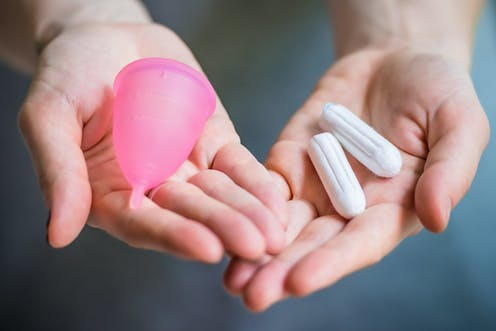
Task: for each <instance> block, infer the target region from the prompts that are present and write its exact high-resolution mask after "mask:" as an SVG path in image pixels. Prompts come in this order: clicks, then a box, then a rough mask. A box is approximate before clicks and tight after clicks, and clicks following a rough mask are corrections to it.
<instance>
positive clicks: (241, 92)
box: [0, 0, 496, 331]
mask: <svg viewBox="0 0 496 331" xmlns="http://www.w3.org/2000/svg"><path fill="white" fill-rule="evenodd" d="M145 2H146V3H147V4H148V7H149V9H150V10H151V12H152V15H153V16H154V18H155V19H156V20H157V21H159V22H161V23H164V24H167V25H168V26H170V27H172V28H173V29H174V30H175V31H177V32H178V34H179V35H180V36H182V37H183V38H184V39H185V40H186V42H187V43H188V44H189V45H190V46H191V47H192V49H193V51H194V52H195V53H196V55H197V57H198V58H199V60H200V63H202V65H203V67H204V69H205V70H206V71H207V73H208V75H209V77H210V79H211V81H212V83H213V84H214V86H215V87H216V89H217V91H218V93H219V94H220V95H221V97H222V99H223V102H224V103H225V105H226V107H227V109H228V110H229V111H230V113H231V116H232V118H233V120H234V122H235V124H236V125H237V128H238V131H239V133H240V135H241V137H242V139H243V142H244V143H245V144H246V145H247V147H248V148H250V149H251V150H252V151H254V152H255V154H256V155H257V156H258V157H259V158H261V159H262V158H263V157H264V156H265V154H266V153H267V151H268V149H269V147H270V145H271V144H272V142H273V141H274V139H275V138H276V136H277V134H278V132H279V131H280V129H281V128H282V127H283V125H284V123H285V121H286V120H287V118H288V117H289V115H290V114H292V113H293V112H294V111H295V110H296V109H297V108H298V106H299V105H300V104H301V103H302V102H303V101H304V100H305V98H306V96H307V95H308V94H309V92H310V90H311V89H312V87H313V85H314V84H315V82H316V81H317V79H318V78H319V76H320V75H321V73H323V71H324V70H325V69H326V68H327V67H328V66H329V64H330V63H332V60H333V54H332V48H331V46H330V45H331V32H330V30H329V25H328V19H327V16H326V10H325V8H324V6H323V4H322V3H321V2H320V1H298V2H296V1H291V2H290V1H284V0H272V1H261V0H257V1H231V0H216V1H192V0H187V1H172V0H170V1H153V0H149V1H145ZM489 2H490V4H489V5H488V7H487V8H486V10H485V12H484V15H483V17H482V20H481V22H480V25H479V29H478V32H477V42H476V47H475V57H474V65H473V71H472V74H473V79H474V82H475V86H476V88H477V91H478V93H479V96H480V99H481V101H482V104H483V105H484V107H485V109H486V111H487V113H488V115H489V118H490V120H491V123H492V127H493V134H492V143H491V144H490V146H489V148H488V149H487V151H486V153H485V155H484V157H483V159H482V162H481V164H480V168H479V172H478V174H477V177H476V180H475V182H474V184H473V186H472V189H471V190H470V192H469V193H468V195H467V197H466V198H465V199H464V200H463V202H462V203H461V204H460V205H459V206H458V207H457V208H456V210H455V212H454V213H453V215H452V222H451V224H450V226H449V228H448V230H447V231H446V232H445V233H443V234H441V235H432V234H429V233H427V232H423V233H421V234H420V235H418V236H416V237H415V238H412V239H408V240H406V241H405V242H404V243H403V244H402V245H401V246H400V247H399V248H398V249H397V250H396V251H394V252H393V253H392V254H391V255H389V256H388V257H386V258H385V259H384V260H383V261H382V262H381V263H380V264H378V265H375V266H373V267H372V268H369V269H367V270H364V271H361V272H358V273H356V274H354V275H352V276H350V277H348V278H346V279H344V280H342V281H341V282H339V283H338V284H336V285H335V286H333V287H331V288H328V289H325V290H323V291H320V292H318V293H317V294H314V295H312V296H310V297H307V298H304V299H299V300H287V301H285V302H283V303H280V304H277V305H276V306H274V307H273V308H271V309H270V310H269V311H268V312H266V313H263V314H260V315H254V314H251V313H249V312H248V311H247V310H245V309H244V308H243V306H242V305H241V303H240V302H239V301H238V300H237V299H236V298H233V297H231V296H229V295H228V294H226V292H225V291H224V290H223V288H222V285H221V282H220V280H221V278H222V272H223V268H224V266H225V261H224V263H223V264H221V265H215V266H206V265H201V264H197V263H191V262H183V261H180V260H177V259H174V258H172V257H170V256H165V255H161V254H158V253H154V252H148V251H139V250H135V249H132V248H129V247H127V246H126V245H125V244H122V243H121V242H119V241H117V240H114V239H113V238H110V237H109V236H107V235H106V234H104V233H102V232H100V231H98V230H94V229H89V228H87V229H85V230H84V231H83V233H82V235H81V236H80V237H79V238H78V239H77V241H76V242H75V243H74V244H72V245H71V246H70V247H68V248H66V249H63V250H53V249H50V248H49V247H48V246H47V245H46V243H45V221H46V217H47V210H46V208H45V207H44V205H43V202H42V198H41V195H40V193H39V190H38V187H37V184H36V179H35V177H34V174H33V171H32V169H31V164H30V160H29V157H28V154H27V152H26V150H25V148H24V146H23V143H22V140H21V138H20V135H19V134H18V130H17V128H16V113H17V110H18V108H19V106H20V104H21V102H22V99H23V96H24V94H25V93H26V90H27V88H28V84H29V80H28V78H26V77H23V76H21V75H19V74H17V73H15V72H13V71H11V70H10V69H8V68H7V67H5V66H4V65H0V96H1V97H0V108H1V111H0V183H1V184H0V210H1V222H0V279H1V282H0V329H2V330H219V331H220V330H239V331H242V330H271V331H278V330H496V259H495V253H496V240H495V236H496V221H495V217H494V211H495V203H496V198H495V194H494V188H493V184H494V183H496V171H495V166H496V143H494V138H495V134H494V132H496V130H495V129H494V128H496V94H495V87H494V86H495V84H496V61H495V60H496V6H495V5H494V3H493V2H492V1H489Z"/></svg>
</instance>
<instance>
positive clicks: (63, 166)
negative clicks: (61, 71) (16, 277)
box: [19, 81, 91, 247]
mask: <svg viewBox="0 0 496 331" xmlns="http://www.w3.org/2000/svg"><path fill="white" fill-rule="evenodd" d="M19 127H20V129H21V132H22V135H23V137H24V139H25V141H26V144H27V146H28V148H29V150H30V153H31V157H32V160H33V163H34V165H35V169H36V172H37V175H38V178H39V182H40V186H41V190H42V193H43V195H44V197H45V200H46V202H47V204H48V208H49V209H50V219H49V225H48V228H47V231H48V232H47V238H48V242H49V244H50V245H52V246H53V247H63V246H66V245H68V244H70V243H71V242H72V241H73V240H74V239H75V238H76V237H77V236H78V234H79V233H80V231H81V229H82V228H83V227H84V224H85V223H86V220H87V217H88V214H89V210H90V205H91V188H90V185H89V182H88V176H87V171H86V165H85V160H84V156H83V153H82V151H81V148H80V141H81V132H82V129H81V123H80V122H79V120H78V115H77V109H76V108H75V106H74V104H72V103H71V102H70V100H69V99H68V98H67V97H66V96H65V95H63V94H62V92H60V91H58V90H55V89H52V88H51V87H50V86H49V85H47V84H46V83H42V82H41V81H35V82H34V83H33V85H32V87H31V89H30V92H29V94H28V97H27V99H26V101H25V103H24V105H23V107H22V109H21V111H20V113H19Z"/></svg>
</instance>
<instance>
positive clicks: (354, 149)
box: [319, 103, 402, 177]
mask: <svg viewBox="0 0 496 331" xmlns="http://www.w3.org/2000/svg"><path fill="white" fill-rule="evenodd" d="M319 125H320V127H321V129H322V130H325V131H329V132H332V133H333V134H334V135H335V136H336V138H337V139H338V140H339V142H340V143H341V144H342V145H343V147H344V148H345V149H346V150H347V151H348V152H349V153H350V154H351V155H353V157H355V159H357V160H358V161H360V163H362V164H363V165H364V166H366V167H367V168H368V169H369V170H370V171H372V172H373V173H374V174H376V175H377V176H380V177H393V176H395V175H396V174H398V173H399V172H400V170H401V164H402V161H401V154H400V151H399V150H398V149H397V148H396V147H395V146H394V145H393V144H391V143H390V142H389V141H388V140H386V138H384V137H383V136H381V135H380V134H379V133H377V132H376V131H375V130H374V129H373V128H371V127H370V126H369V125H368V124H367V123H365V122H364V121H362V120H361V119H360V118H359V117H358V116H356V115H355V114H353V113H352V112H351V111H350V110H348V109H347V108H346V107H344V106H342V105H338V104H334V103H327V104H326V105H325V106H324V110H323V111H322V115H321V117H320V121H319Z"/></svg>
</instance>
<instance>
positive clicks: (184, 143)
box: [113, 58, 216, 208]
mask: <svg viewBox="0 0 496 331" xmlns="http://www.w3.org/2000/svg"><path fill="white" fill-rule="evenodd" d="M114 95H115V98H114V114H113V116H114V118H113V121H114V126H113V141H114V148H115V154H116V157H117V161H118V163H119V166H120V168H121V170H122V172H123V174H124V176H125V177H126V179H127V180H128V182H129V183H130V184H131V186H132V189H133V190H132V194H131V199H130V206H131V208H136V207H138V206H139V205H140V204H141V201H142V199H143V196H144V194H145V192H146V191H147V190H149V189H151V188H153V187H155V186H158V185H159V184H160V183H162V182H163V181H164V180H165V179H167V178H168V177H169V176H171V175H172V174H173V173H174V172H175V171H176V170H177V169H178V168H179V167H180V166H181V164H183V162H184V161H185V160H186V159H187V158H188V156H189V154H190V153H191V150H192V149H193V147H194V145H195V143H196V141H197V140H198V138H199V137H200V135H201V133H202V131H203V127H204V126H205V123H206V121H207V119H208V118H209V117H210V115H212V113H213V112H214V110H215V104H216V96H215V92H214V89H213V88H212V85H210V83H209V81H208V79H207V78H206V77H205V76H204V75H203V74H202V73H200V72H198V71H196V70H195V69H193V68H191V67H189V66H187V65H185V64H183V63H180V62H177V61H174V60H170V59H163V58H145V59H140V60H137V61H134V62H132V63H130V64H128V65H127V66H126V67H124V68H123V69H122V70H121V71H120V72H119V73H118V74H117V77H116V78H115V82H114Z"/></svg>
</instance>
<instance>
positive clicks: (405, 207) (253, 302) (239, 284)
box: [225, 47, 489, 311]
mask: <svg viewBox="0 0 496 331" xmlns="http://www.w3.org/2000/svg"><path fill="white" fill-rule="evenodd" d="M328 101H332V102H336V103H341V104H343V105H345V106H347V107H348V108H349V109H351V110H352V111H353V112H355V113H356V114H357V115H359V116H360V117H361V118H362V119H363V120H365V121H366V122H368V123H369V124H370V125H372V126H373V127H374V128H375V129H376V130H377V131H378V132H379V133H380V134H382V135H384V136H385V137H386V138H387V139H388V140H390V141H391V142H392V143H393V144H395V145H396V146H397V147H398V148H399V149H400V150H401V152H402V157H403V168H402V170H401V172H400V174H398V175H397V176H396V177H394V178H390V179H384V178H379V177H376V176H375V175H373V174H372V173H371V172H370V171H368V170H367V169H366V168H364V167H363V166H362V165H361V164H359V163H358V162H357V161H356V160H354V159H352V158H351V157H350V158H349V159H350V162H351V164H352V167H353V169H354V171H355V173H356V174H357V177H358V179H359V181H360V183H361V185H362V187H363V189H364V191H365V195H366V198H367V209H366V210H365V212H364V213H362V214H361V215H359V216H357V217H355V218H353V219H351V220H349V221H348V220H344V219H343V218H342V217H340V216H339V215H338V214H337V213H336V212H335V210H334V208H333V207H332V205H331V203H330V201H329V199H328V197H327V194H326V192H325V191H324V188H323V186H322V184H321V183H320V180H319V178H318V176H317V174H316V172H315V170H314V168H313V166H312V164H311V162H310V160H309V158H308V156H307V151H306V149H307V145H308V142H309V140H310V138H311V137H312V136H313V135H314V134H316V133H318V132H319V129H318V126H317V121H318V118H319V115H320V113H321V111H322V107H323V105H324V103H326V102H328ZM488 138H489V125H488V121H487V118H486V116H485V114H484V111H483V109H482V107H481V105H480V103H479V101H478V98H477V95H476V93H475V91H474V88H473V85H472V82H471V79H470V77H469V74H468V72H467V70H465V68H463V67H461V66H459V65H457V64H456V63H454V62H451V61H450V60H448V59H447V58H446V57H444V56H442V55H437V54H430V53H424V52H419V51H416V50H412V49H409V48H405V47H402V48H395V49H388V50H376V49H364V50H361V51H358V52H356V53H353V54H351V55H348V56H346V57H344V58H342V59H341V60H340V61H339V62H337V63H336V64H335V65H334V66H332V67H331V69H330V70H329V71H328V72H326V73H325V75H324V76H323V77H322V79H321V80H320V82H319V83H318V84H317V87H316V89H315V91H314V92H313V93H312V95H311V96H310V98H309V99H308V100H307V102H306V103H305V104H304V105H303V106H302V108H301V109H300V110H299V111H298V112H297V113H296V114H295V115H294V116H293V118H292V119H291V120H290V122H289V123H288V125H287V126H286V128H285V129H284V130H283V132H282V134H281V136H280V138H279V140H278V141H277V142H276V144H275V145H274V146H273V148H272V150H271V152H270V154H269V157H268V160H267V167H268V168H269V169H270V170H271V171H272V173H273V174H274V176H275V177H276V178H278V179H279V180H280V181H281V183H286V184H285V185H286V199H287V200H288V208H289V213H290V217H289V225H288V229H287V247H286V248H285V250H284V251H283V252H282V253H280V254H279V255H277V256H273V257H272V256H266V257H265V258H264V259H262V260H260V261H258V262H256V263H255V262H249V261H244V260H241V259H234V260H233V261H232V262H231V264H230V266H229V267H228V270H227V272H226V275H225V285H226V287H227V289H229V290H230V291H231V292H233V293H238V294H242V296H243V298H244V301H245V303H246V305H247V306H248V308H250V309H252V310H255V311H261V310H264V309H266V308H267V307H269V306H270V305H271V304H273V303H275V302H276V301H278V300H281V299H283V298H284V297H286V296H287V295H298V296H301V295H307V294H310V293H312V292H314V291H316V290H318V289H321V288H323V287H326V286H329V285H331V284H333V283H335V282H336V281H338V280H339V279H340V278H342V277H343V276H345V275H347V274H349V273H352V272H354V271H357V270H359V269H362V268H364V267H367V266H369V265H372V264H374V263H377V262H378V261H380V260H381V259H382V258H383V257H384V256H385V255H386V254H388V253H389V252H391V251H392V250H393V249H394V248H395V247H396V246H397V245H398V244H399V243H400V242H401V241H402V240H403V239H404V238H406V237H407V236H410V235H413V234H416V233H417V232H419V231H420V230H421V228H422V225H423V226H425V227H426V228H428V229H429V230H431V231H434V232H439V231H442V230H443V229H444V228H445V227H446V225H447V223H448V220H449V215H450V211H451V209H452V208H453V207H454V206H455V205H456V204H457V203H458V202H459V200H460V199H461V198H462V197H463V196H464V195H465V193H466V192H467V190H468V188H469V186H470V183H471V182H472V180H473V177H474V175H475V172H476V169H477V165H478V163H479V160H480V157H481V154H482V152H483V150H484V148H485V146H486V144H487V142H488Z"/></svg>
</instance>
